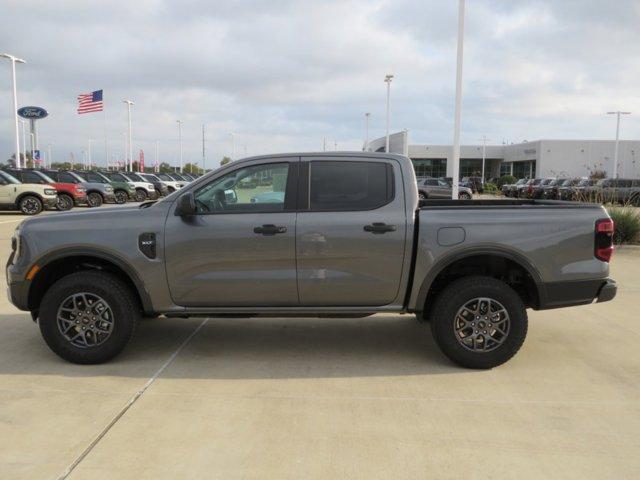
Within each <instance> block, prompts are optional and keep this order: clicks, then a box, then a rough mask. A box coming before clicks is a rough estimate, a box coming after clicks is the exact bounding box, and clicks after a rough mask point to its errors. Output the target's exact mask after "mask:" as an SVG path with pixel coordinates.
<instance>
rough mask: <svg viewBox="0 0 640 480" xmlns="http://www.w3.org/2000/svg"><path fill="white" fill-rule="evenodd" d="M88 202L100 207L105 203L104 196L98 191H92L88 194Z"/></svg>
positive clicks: (90, 204) (92, 205)
mask: <svg viewBox="0 0 640 480" xmlns="http://www.w3.org/2000/svg"><path fill="white" fill-rule="evenodd" d="M87 203H88V204H89V206H90V207H99V206H101V205H102V204H103V203H104V198H102V195H100V194H99V193H98V192H91V193H90V194H89V195H87Z"/></svg>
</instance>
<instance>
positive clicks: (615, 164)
mask: <svg viewBox="0 0 640 480" xmlns="http://www.w3.org/2000/svg"><path fill="white" fill-rule="evenodd" d="M607 115H615V116H616V117H617V118H616V143H615V146H614V149H613V175H611V178H618V143H619V141H620V115H631V112H621V111H620V110H618V111H616V112H607Z"/></svg>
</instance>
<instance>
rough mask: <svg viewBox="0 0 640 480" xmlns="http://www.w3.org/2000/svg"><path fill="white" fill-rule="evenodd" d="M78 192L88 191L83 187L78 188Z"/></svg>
mask: <svg viewBox="0 0 640 480" xmlns="http://www.w3.org/2000/svg"><path fill="white" fill-rule="evenodd" d="M76 192H78V193H87V191H86V190H85V189H84V188H82V187H78V188H76Z"/></svg>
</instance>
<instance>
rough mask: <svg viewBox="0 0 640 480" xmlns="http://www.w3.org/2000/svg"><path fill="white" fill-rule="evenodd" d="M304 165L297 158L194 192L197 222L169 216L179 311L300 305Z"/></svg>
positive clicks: (171, 276)
mask: <svg viewBox="0 0 640 480" xmlns="http://www.w3.org/2000/svg"><path fill="white" fill-rule="evenodd" d="M298 164H299V157H287V158H282V159H274V158H270V159H265V161H264V163H259V164H255V163H252V164H251V166H247V167H243V166H242V164H240V165H238V167H237V168H234V169H232V170H231V171H228V172H227V173H225V174H222V175H221V176H217V177H216V178H214V179H212V180H211V181H210V182H208V183H206V184H204V185H202V186H199V187H198V188H197V189H196V190H195V191H194V195H195V203H196V209H197V214H196V215H191V216H187V217H180V216H176V215H175V214H174V213H173V209H172V210H171V211H170V212H169V215H168V217H167V221H166V224H165V256H166V270H167V279H168V283H169V288H170V290H171V296H172V298H173V300H174V302H175V303H176V304H178V305H184V306H203V307H204V306H296V305H298V290H297V284H296V259H295V241H296V237H295V235H296V212H295V205H296V195H297V181H298V179H297V171H298ZM187 188H188V187H187ZM173 208H175V205H174V207H173Z"/></svg>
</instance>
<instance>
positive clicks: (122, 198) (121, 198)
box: [114, 190, 129, 205]
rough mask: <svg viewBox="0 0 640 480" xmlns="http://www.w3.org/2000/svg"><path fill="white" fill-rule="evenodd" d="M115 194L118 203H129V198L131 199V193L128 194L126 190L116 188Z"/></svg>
mask: <svg viewBox="0 0 640 480" xmlns="http://www.w3.org/2000/svg"><path fill="white" fill-rule="evenodd" d="M114 196H115V198H116V203H117V204H118V205H122V204H123V203H127V200H128V199H129V195H127V192H125V191H124V190H116V191H115V193H114Z"/></svg>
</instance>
